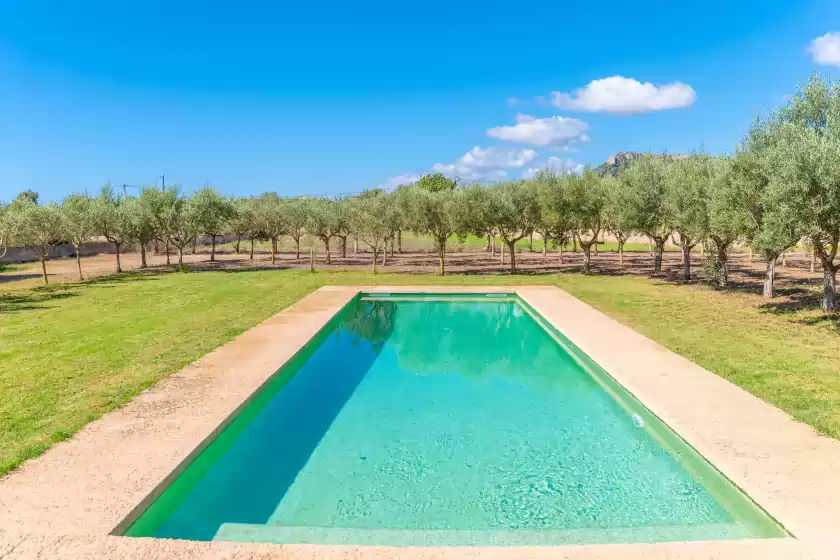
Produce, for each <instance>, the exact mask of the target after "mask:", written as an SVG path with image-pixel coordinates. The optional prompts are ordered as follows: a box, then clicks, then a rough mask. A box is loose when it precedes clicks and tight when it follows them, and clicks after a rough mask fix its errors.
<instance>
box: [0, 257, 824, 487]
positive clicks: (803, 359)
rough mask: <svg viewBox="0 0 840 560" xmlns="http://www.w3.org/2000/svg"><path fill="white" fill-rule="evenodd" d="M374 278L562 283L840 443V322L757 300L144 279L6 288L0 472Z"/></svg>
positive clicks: (644, 283) (625, 291)
mask: <svg viewBox="0 0 840 560" xmlns="http://www.w3.org/2000/svg"><path fill="white" fill-rule="evenodd" d="M371 283H388V284H441V283H444V284H533V283H547V284H556V285H558V286H560V287H562V288H564V289H566V290H568V291H569V292H571V293H572V294H574V295H576V296H577V297H579V298H581V299H582V300H584V301H586V302H588V303H590V304H591V305H594V306H595V307H597V308H599V309H601V310H603V311H604V312H606V313H608V314H610V315H612V316H613V317H615V318H616V319H618V320H619V321H621V322H623V323H625V324H627V325H629V326H631V327H633V328H635V329H637V330H638V331H639V332H641V333H643V334H645V335H647V336H649V337H651V338H653V339H654V340H657V341H659V342H660V343H662V344H664V345H665V346H667V347H669V348H671V349H672V350H674V351H676V352H679V353H681V354H683V355H684V356H686V357H688V358H690V359H692V360H694V361H696V362H697V363H699V364H700V365H702V366H704V367H706V368H708V369H711V370H712V371H715V372H717V373H719V374H720V375H723V376H724V377H726V378H728V379H731V380H732V381H733V382H735V383H737V384H739V385H741V386H742V387H744V388H745V389H747V390H748V391H750V392H752V393H754V394H756V395H758V396H759V397H761V398H763V399H766V400H768V401H770V402H772V403H774V404H776V405H778V406H780V407H781V408H783V409H785V410H787V411H788V412H790V413H791V414H793V415H794V416H795V417H796V418H799V419H801V420H803V421H805V422H808V423H809V424H811V425H813V426H814V427H816V428H817V429H818V430H820V431H822V432H824V433H826V434H829V435H831V436H834V437H840V375H838V361H837V352H836V349H837V348H838V343H839V342H840V334H838V327H837V325H836V322H834V321H820V320H819V319H820V316H819V315H817V314H816V312H810V311H809V312H802V313H792V314H786V315H776V314H771V313H767V312H764V311H762V309H761V308H760V306H759V304H760V303H761V302H760V299H759V298H758V297H757V296H754V295H752V294H744V293H739V292H716V291H713V290H710V289H708V288H704V287H699V286H680V285H671V284H663V283H659V282H656V281H653V280H650V279H647V278H641V277H633V276H626V277H620V276H581V275H577V274H563V275H545V276H516V277H511V276H448V277H444V278H438V277H434V276H426V275H419V274H418V275H394V274H382V275H379V276H377V277H374V276H372V275H370V274H369V273H367V272H361V271H360V272H317V273H309V272H306V271H298V270H290V271H277V270H263V271H247V272H224V271H213V272H193V273H188V274H179V273H146V274H130V275H122V276H120V277H108V278H103V279H101V280H97V281H92V282H88V283H84V284H67V285H63V286H57V287H54V288H49V289H43V288H41V289H35V290H31V291H17V292H14V293H12V294H7V295H2V294H0V341H2V344H0V473H5V472H7V471H9V470H10V469H13V468H14V467H16V466H17V465H19V464H20V463H21V462H22V461H23V460H25V459H27V458H29V457H33V456H35V455H37V454H39V453H41V452H42V451H44V450H45V449H47V448H48V447H49V446H50V445H51V444H52V443H53V442H56V441H58V440H61V439H64V438H67V437H69V436H70V435H72V434H73V433H74V432H75V431H77V430H78V429H79V428H81V427H82V426H84V425H85V424H86V423H87V422H89V421H91V420H92V419H94V418H96V417H98V416H100V415H102V414H103V413H105V412H107V411H109V410H112V409H114V408H115V407H118V406H120V405H121V404H123V403H125V402H126V401H128V400H129V399H131V397H133V396H134V395H136V394H137V393H139V392H140V391H142V390H143V389H145V388H147V387H149V386H150V385H151V384H153V383H154V382H156V381H157V380H159V379H161V378H163V377H165V376H167V375H169V374H171V373H173V372H175V371H177V370H179V369H180V368H182V367H183V366H184V365H186V364H188V363H189V362H191V361H193V360H195V359H196V358H198V357H200V356H202V355H203V354H206V353H207V352H209V351H210V350H212V349H213V348H216V347H217V346H219V345H220V344H223V343H224V342H226V341H228V340H230V339H232V338H234V337H235V336H237V335H238V334H240V333H242V332H244V331H245V330H247V329H248V328H250V327H252V326H254V325H255V324H257V323H259V322H260V321H262V320H263V319H265V318H267V317H269V316H270V315H272V314H274V313H276V312H277V311H279V310H280V309H283V308H284V307H286V306H288V305H290V304H291V303H293V302H294V301H296V300H298V299H299V298H301V297H302V296H304V295H305V294H307V293H309V292H311V291H312V290H314V289H316V288H318V287H319V286H322V285H325V284H371ZM806 321H810V324H805V322H806ZM604 343H605V344H609V341H608V340H605V341H604Z"/></svg>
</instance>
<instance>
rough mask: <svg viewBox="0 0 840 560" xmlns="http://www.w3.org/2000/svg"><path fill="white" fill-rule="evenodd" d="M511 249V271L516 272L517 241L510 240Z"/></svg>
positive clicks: (509, 246)
mask: <svg viewBox="0 0 840 560" xmlns="http://www.w3.org/2000/svg"><path fill="white" fill-rule="evenodd" d="M508 250H509V251H510V273H511V274H516V241H508Z"/></svg>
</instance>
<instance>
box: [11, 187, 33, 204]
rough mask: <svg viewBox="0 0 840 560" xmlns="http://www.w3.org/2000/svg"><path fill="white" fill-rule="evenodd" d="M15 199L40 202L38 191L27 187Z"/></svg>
mask: <svg viewBox="0 0 840 560" xmlns="http://www.w3.org/2000/svg"><path fill="white" fill-rule="evenodd" d="M15 200H19V201H21V202H31V203H32V204H38V193H36V192H35V191H33V190H31V189H27V190H25V191H23V192H22V193H20V194H18V195H17V198H16V199H15Z"/></svg>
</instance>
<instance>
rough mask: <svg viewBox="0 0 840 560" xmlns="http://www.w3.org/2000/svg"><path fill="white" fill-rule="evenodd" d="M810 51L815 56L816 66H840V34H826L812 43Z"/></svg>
mask: <svg viewBox="0 0 840 560" xmlns="http://www.w3.org/2000/svg"><path fill="white" fill-rule="evenodd" d="M808 51H810V53H811V54H813V55H814V62H815V63H816V64H826V65H830V66H840V33H838V32H836V31H835V32H832V33H826V34H825V35H823V36H822V37H817V38H816V39H814V40H813V41H811V46H810V47H808Z"/></svg>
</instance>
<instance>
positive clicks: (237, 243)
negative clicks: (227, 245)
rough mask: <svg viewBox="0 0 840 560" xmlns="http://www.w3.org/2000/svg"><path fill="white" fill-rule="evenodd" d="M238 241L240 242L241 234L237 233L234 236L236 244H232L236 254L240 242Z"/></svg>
mask: <svg viewBox="0 0 840 560" xmlns="http://www.w3.org/2000/svg"><path fill="white" fill-rule="evenodd" d="M240 243H242V236H241V235H237V236H236V245H234V246H233V250H234V251H236V254H237V255H238V254H239V244H240Z"/></svg>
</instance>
